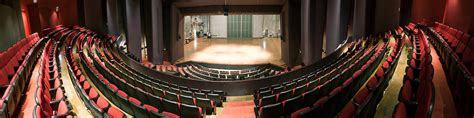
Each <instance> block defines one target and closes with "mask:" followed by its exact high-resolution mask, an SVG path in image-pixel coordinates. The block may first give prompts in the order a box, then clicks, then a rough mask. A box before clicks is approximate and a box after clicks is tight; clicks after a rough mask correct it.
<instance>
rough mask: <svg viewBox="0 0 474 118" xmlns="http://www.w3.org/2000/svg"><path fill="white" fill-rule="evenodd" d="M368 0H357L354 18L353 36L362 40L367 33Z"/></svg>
mask: <svg viewBox="0 0 474 118" xmlns="http://www.w3.org/2000/svg"><path fill="white" fill-rule="evenodd" d="M366 9H367V0H355V2H354V17H353V31H354V33H353V36H354V38H360V37H363V36H365V33H366V28H365V26H366V16H367V15H366V13H367V11H366Z"/></svg>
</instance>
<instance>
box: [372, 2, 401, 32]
mask: <svg viewBox="0 0 474 118" xmlns="http://www.w3.org/2000/svg"><path fill="white" fill-rule="evenodd" d="M399 9H400V0H376V3H375V22H374V32H373V33H383V32H386V31H389V30H392V29H395V28H396V27H397V26H399V21H400V11H399Z"/></svg>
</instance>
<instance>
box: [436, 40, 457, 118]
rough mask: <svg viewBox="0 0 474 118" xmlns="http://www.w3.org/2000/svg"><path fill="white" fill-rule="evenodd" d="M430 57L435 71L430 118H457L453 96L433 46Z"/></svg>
mask: <svg viewBox="0 0 474 118" xmlns="http://www.w3.org/2000/svg"><path fill="white" fill-rule="evenodd" d="M431 57H433V60H432V62H431V64H433V68H434V70H435V72H434V76H433V84H434V88H435V91H436V92H435V96H436V97H435V105H434V108H433V115H432V116H433V117H435V118H436V117H440V118H457V114H456V107H455V106H454V101H453V96H452V95H451V91H450V89H449V86H448V82H447V81H446V75H445V73H444V72H445V71H444V70H443V66H442V64H441V62H440V59H439V56H438V53H436V50H435V49H434V47H433V46H431Z"/></svg>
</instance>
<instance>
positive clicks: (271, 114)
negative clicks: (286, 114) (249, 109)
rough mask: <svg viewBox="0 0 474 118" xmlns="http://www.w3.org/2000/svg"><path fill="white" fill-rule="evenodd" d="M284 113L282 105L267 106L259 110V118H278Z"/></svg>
mask: <svg viewBox="0 0 474 118" xmlns="http://www.w3.org/2000/svg"><path fill="white" fill-rule="evenodd" d="M281 113H283V105H282V104H281V103H276V104H271V105H266V106H263V107H261V108H260V109H259V110H258V117H259V118H278V117H280V116H281Z"/></svg>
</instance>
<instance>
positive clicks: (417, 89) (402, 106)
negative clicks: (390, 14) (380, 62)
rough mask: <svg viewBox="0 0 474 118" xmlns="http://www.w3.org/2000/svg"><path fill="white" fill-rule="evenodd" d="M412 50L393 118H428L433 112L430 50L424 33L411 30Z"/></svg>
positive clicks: (432, 73)
mask: <svg viewBox="0 0 474 118" xmlns="http://www.w3.org/2000/svg"><path fill="white" fill-rule="evenodd" d="M411 30H412V32H413V33H414V34H415V35H414V36H412V37H411V40H410V41H411V43H412V44H411V45H412V50H411V51H409V53H408V59H409V60H408V62H407V63H408V67H407V68H406V70H405V73H406V74H405V76H404V79H403V86H402V88H401V89H400V94H399V97H398V101H399V103H398V104H397V106H396V108H395V110H394V113H393V117H395V118H406V117H417V118H418V117H419V118H429V117H431V113H432V111H433V106H434V99H435V95H434V94H435V91H434V85H433V82H432V79H433V75H434V68H433V65H432V64H431V60H432V59H431V55H430V53H431V49H430V46H429V43H428V39H427V37H426V35H425V33H424V32H423V31H422V30H420V29H418V28H412V29H411Z"/></svg>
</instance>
